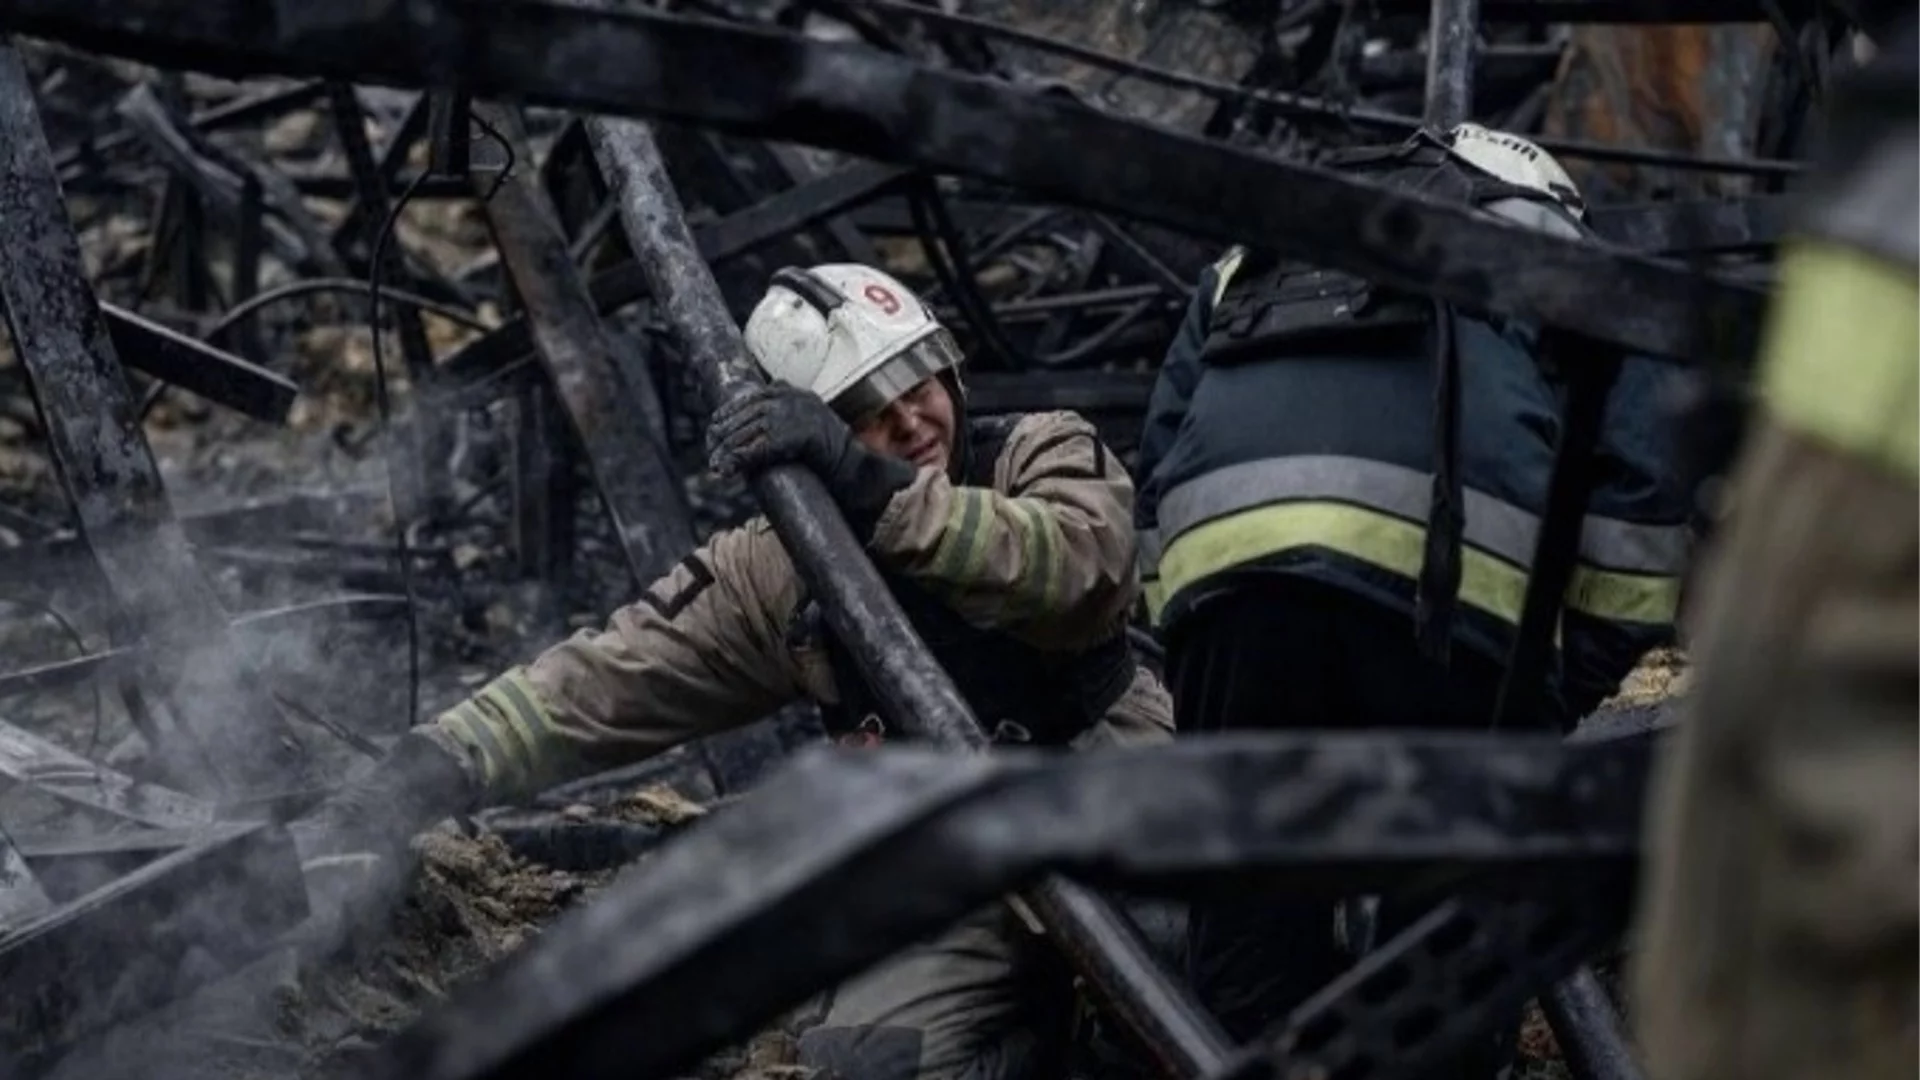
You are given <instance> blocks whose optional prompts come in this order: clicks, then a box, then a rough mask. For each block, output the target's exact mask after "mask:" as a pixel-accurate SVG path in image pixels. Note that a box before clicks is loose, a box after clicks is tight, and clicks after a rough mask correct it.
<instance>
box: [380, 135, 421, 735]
mask: <svg viewBox="0 0 1920 1080" xmlns="http://www.w3.org/2000/svg"><path fill="white" fill-rule="evenodd" d="M426 179H427V174H426V173H424V172H423V173H421V174H420V175H418V176H416V177H414V178H413V182H412V183H410V184H408V185H407V188H406V190H405V191H402V192H401V193H400V197H399V198H398V199H396V200H394V203H393V208H392V209H390V210H388V211H387V219H386V220H385V221H383V222H381V223H380V231H379V233H378V234H376V235H375V237H374V240H373V253H372V257H371V258H370V259H368V265H367V325H368V326H369V327H370V328H371V329H372V331H373V404H374V410H375V412H376V413H377V414H378V416H379V418H380V434H381V435H382V436H383V437H385V438H386V439H387V440H388V443H387V446H388V454H389V457H388V464H387V502H388V504H389V505H390V506H392V507H393V547H394V554H395V556H396V557H397V558H398V559H399V560H400V586H401V589H402V591H404V592H405V593H406V596H407V725H406V726H407V727H409V728H411V727H413V725H414V724H415V723H417V722H418V720H419V716H420V602H419V597H418V595H417V594H416V593H415V591H414V584H413V554H412V552H411V551H409V550H408V541H409V537H408V536H407V531H408V524H409V523H408V521H407V520H406V517H405V515H404V514H402V513H401V509H400V499H399V496H398V495H396V494H395V492H394V469H393V463H392V453H393V442H392V440H393V410H392V405H391V403H390V402H389V401H388V399H387V358H386V349H385V347H384V346H383V344H382V342H381V338H382V337H383V335H382V333H381V328H380V298H381V292H382V290H381V288H380V277H381V271H382V269H383V266H384V264H385V261H386V253H387V244H388V243H389V242H390V241H391V240H392V239H393V234H394V231H395V230H396V229H397V228H398V227H399V224H400V213H401V211H403V210H405V209H406V208H407V204H408V203H410V202H412V201H413V197H414V196H415V195H416V194H418V193H419V191H420V185H421V184H423V183H425V182H426Z"/></svg>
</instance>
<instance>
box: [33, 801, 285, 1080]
mask: <svg viewBox="0 0 1920 1080" xmlns="http://www.w3.org/2000/svg"><path fill="white" fill-rule="evenodd" d="M306 916H307V889H306V882H305V880H304V879H303V878H302V877H301V874H300V863H299V859H298V857H297V856H296V855H295V853H294V848H293V842H292V840H291V839H289V838H288V836H287V833H286V832H285V831H284V830H283V829H281V828H279V827H278V826H271V825H264V824H244V825H214V826H209V827H208V828H207V829H206V830H205V831H204V832H203V834H202V836H201V838H200V839H199V840H198V841H197V842H195V843H193V844H191V845H190V846H187V847H184V848H181V849H180V850H178V851H176V852H173V853H172V854H168V855H164V856H162V857H160V858H158V859H156V860H154V861H153V862H152V863H150V864H148V865H147V866H144V867H142V868H141V869H139V870H137V871H135V872H133V873H131V874H128V875H126V876H125V877H123V878H120V879H118V880H117V881H115V882H113V883H112V884H110V885H107V886H105V887H103V888H101V889H98V890H96V891H94V892H92V893H89V894H88V895H86V896H84V897H81V898H80V899H78V900H75V901H73V902H71V903H68V904H62V905H60V906H58V907H56V908H53V909H52V910H50V911H48V912H47V913H45V914H43V915H42V916H41V917H40V918H38V919H34V920H32V921H30V922H28V923H26V924H24V925H21V926H18V927H15V928H13V929H12V930H10V931H8V932H7V933H5V934H0V1067H4V1071H5V1074H6V1075H7V1076H12V1077H21V1078H23V1080H24V1078H26V1077H30V1076H32V1075H35V1074H36V1073H38V1072H40V1071H42V1070H43V1069H45V1068H46V1067H47V1066H49V1065H51V1064H52V1063H54V1062H55V1061H56V1060H57V1059H58V1057H59V1056H60V1055H61V1054H62V1053H63V1052H65V1051H67V1050H69V1049H71V1048H73V1046H74V1045H75V1044H76V1043H78V1042H79V1041H80V1040H82V1039H84V1038H86V1037H88V1036H89V1035H92V1034H96V1033H98V1032H100V1031H103V1030H105V1029H106V1028H108V1027H111V1026H112V1025H114V1024H117V1023H121V1022H124V1021H126V1020H129V1019H132V1018H133V1017H135V1016H138V1015H140V1014H141V1013H144V1012H147V1011H149V1010H152V1009H155V1008H158V1007H159V1006H161V1005H164V1004H166V1003H167V1002H169V1001H173V1000H175V999H177V998H179V997H181V996H183V995H185V994H187V993H188V992H190V991H192V990H194V989H197V988H198V987H200V986H203V985H206V984H207V983H208V982H210V981H212V980H214V979H216V978H218V977H220V976H222V975H224V974H226V973H228V972H231V971H233V970H235V969H236V968H238V967H240V966H241V965H243V964H246V963H248V962H250V961H252V960H255V959H257V958H258V957H260V956H262V955H263V954H264V953H265V952H266V951H267V950H268V949H269V948H271V947H272V946H273V945H274V944H275V943H276V941H277V940H278V939H279V938H280V937H281V935H283V934H285V933H286V932H287V931H289V930H291V929H292V928H293V927H294V926H296V925H297V924H298V923H299V922H300V921H301V920H302V919H304V918H306Z"/></svg>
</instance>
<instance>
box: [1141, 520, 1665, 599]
mask: <svg viewBox="0 0 1920 1080" xmlns="http://www.w3.org/2000/svg"><path fill="white" fill-rule="evenodd" d="M1425 537H1426V530H1425V529H1424V528H1423V527H1422V526H1420V525H1418V524H1415V523H1413V522H1410V521H1406V520H1404V519H1402V518H1398V517H1395V516H1393V515H1391V514H1385V513H1381V512H1379V511H1376V510H1370V509H1367V508H1366V507H1361V506H1354V505H1352V504H1351V503H1344V502H1334V501H1296V502H1286V503H1273V504H1269V505H1266V506H1259V507H1255V508H1253V509H1251V510H1243V511H1240V512H1238V513H1234V514H1228V515H1226V516H1223V517H1218V518H1214V519H1213V520H1211V521H1208V522H1206V523H1204V524H1201V525H1198V526H1196V527H1194V528H1192V529H1189V530H1187V531H1186V532H1183V533H1181V534H1180V535H1179V536H1177V537H1175V538H1174V539H1173V541H1172V542H1170V543H1168V544H1167V545H1166V548H1165V550H1164V551H1163V553H1162V554H1161V556H1160V563H1159V577H1158V579H1157V580H1154V581H1152V582H1150V583H1146V584H1144V585H1143V592H1144V593H1145V595H1146V600H1147V612H1148V615H1149V616H1150V617H1151V618H1152V619H1153V621H1154V622H1156V623H1158V622H1159V621H1160V617H1161V613H1162V612H1164V611H1165V610H1166V605H1167V602H1168V601H1169V600H1170V599H1172V597H1173V596H1174V595H1175V594H1176V593H1178V592H1179V591H1180V590H1181V589H1184V588H1186V587H1187V586H1188V585H1191V584H1193V583H1195V582H1198V581H1201V580H1203V579H1205V578H1207V577H1210V576H1212V575H1214V574H1218V573H1220V572H1222V571H1225V570H1229V569H1232V568H1233V567H1235V566H1240V565H1243V564H1246V563H1250V562H1254V561H1256V560H1259V559H1263V558H1267V557H1269V556H1274V555H1279V554H1281V553H1283V552H1287V551H1291V550H1296V549H1299V548H1305V547H1320V548H1326V549H1329V550H1332V551H1336V552H1339V553H1340V554H1343V555H1346V556H1349V557H1351V558H1355V559H1359V560H1361V561H1363V562H1367V563H1371V564H1373V565H1375V566H1378V567H1380V568H1382V569H1384V570H1389V571H1392V572H1393V573H1396V574H1399V575H1401V576H1403V577H1408V578H1417V577H1418V576H1419V574H1420V568H1421V565H1422V563H1423V562H1424V560H1425V558H1426V554H1425V552H1426V548H1425ZM1526 589H1527V574H1526V571H1525V570H1523V569H1521V568H1520V567H1518V566H1515V565H1513V564H1512V563H1510V562H1508V561H1506V560H1503V559H1499V558H1496V557H1494V556H1492V555H1489V554H1487V553H1486V552H1484V551H1481V550H1479V549H1477V548H1473V547H1470V546H1465V545H1463V546H1462V547H1461V549H1460V592H1459V597H1460V601H1461V602H1462V603H1464V604H1467V605H1469V606H1472V607H1475V608H1478V609H1479V610H1481V611H1484V612H1486V613H1488V614H1490V615H1493V616H1495V617H1497V618H1500V619H1503V620H1505V621H1507V622H1510V623H1518V622H1519V621H1520V610H1521V606H1522V605H1523V603H1524V602H1525V598H1526ZM1679 592H1680V581H1679V578H1678V577H1676V576H1673V575H1664V574H1629V573H1620V572H1617V571H1609V570H1601V569H1598V568H1595V567H1592V566H1588V565H1582V566H1580V567H1578V568H1577V569H1576V570H1575V571H1574V575H1573V578H1572V580H1571V581H1570V582H1569V585H1568V589H1567V594H1566V596H1565V598H1564V602H1565V603H1566V605H1567V606H1568V607H1570V608H1573V609H1575V610H1578V611H1581V612H1583V613H1585V614H1588V615H1592V616H1594V617H1595V618H1600V619H1609V620H1618V621H1626V622H1641V623H1669V622H1671V621H1672V620H1673V618H1674V615H1675V613H1676V612H1677V610H1678V606H1679Z"/></svg>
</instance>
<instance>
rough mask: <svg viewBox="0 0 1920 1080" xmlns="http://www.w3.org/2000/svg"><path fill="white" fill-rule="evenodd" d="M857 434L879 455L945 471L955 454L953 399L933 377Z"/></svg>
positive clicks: (856, 428) (863, 424)
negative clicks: (951, 456)
mask: <svg viewBox="0 0 1920 1080" xmlns="http://www.w3.org/2000/svg"><path fill="white" fill-rule="evenodd" d="M853 433H854V435H855V436H856V437H858V438H859V440H860V445H862V446H864V447H866V448H867V449H869V450H872V451H874V452H875V453H880V454H891V455H892V456H894V457H897V458H905V459H906V460H908V461H910V462H912V463H913V464H914V467H915V468H920V469H945V468H946V467H947V458H948V456H949V455H951V454H952V453H953V397H952V395H950V394H948V393H947V387H946V384H945V383H943V382H941V381H940V377H939V376H937V375H935V376H929V377H928V378H926V379H923V380H921V381H920V385H918V386H916V387H914V388H913V389H911V390H909V391H907V392H906V393H904V394H901V395H900V396H899V397H897V398H894V399H893V402H892V403H891V404H889V405H888V406H887V407H886V408H884V409H881V410H880V411H879V412H877V413H874V414H873V415H872V416H869V417H867V418H866V419H865V420H862V421H860V423H858V424H856V425H854V429H853Z"/></svg>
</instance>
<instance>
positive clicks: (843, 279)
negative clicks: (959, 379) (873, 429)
mask: <svg viewBox="0 0 1920 1080" xmlns="http://www.w3.org/2000/svg"><path fill="white" fill-rule="evenodd" d="M744 336H745V338H746V342H747V349H748V351H749V352H751V353H752V354H753V357H754V359H755V360H756V361H757V362H758V363H759V365H760V369H761V370H762V371H763V372H765V373H766V375H767V377H768V378H769V379H772V380H774V381H776V382H783V383H786V384H788V385H789V386H797V387H800V388H801V389H803V390H811V391H812V392H813V393H815V394H818V395H819V396H820V397H821V398H823V399H824V400H825V401H826V402H827V403H828V404H829V405H831V406H832V407H833V408H834V410H835V411H836V412H838V413H839V414H840V415H841V416H842V417H845V418H846V419H847V421H848V422H849V423H857V422H858V421H859V420H861V419H862V418H864V417H866V416H870V415H872V414H874V413H876V412H879V411H880V410H882V409H884V408H886V407H887V405H888V404H889V403H891V402H892V401H893V400H894V399H895V398H898V397H899V396H900V395H902V394H904V393H906V392H907V391H909V390H911V389H913V388H914V387H916V386H918V385H920V383H921V382H923V381H925V380H926V379H927V378H928V377H930V376H933V375H937V374H940V373H941V372H944V371H948V370H951V369H954V368H958V367H959V366H960V364H961V361H962V359H963V358H962V356H961V354H960V348H959V346H958V345H957V344H956V343H955V342H954V340H953V335H952V334H950V333H948V332H947V330H946V328H945V327H943V326H941V325H940V323H939V320H937V319H935V318H934V317H933V314H932V313H931V312H929V311H928V310H927V308H926V305H925V304H923V303H921V301H920V298H919V297H918V296H915V295H914V294H913V291H912V290H911V289H908V288H907V287H906V286H905V285H902V284H901V283H900V282H899V281H898V280H896V279H895V278H893V277H892V276H891V275H889V274H885V273H882V272H881V271H878V270H875V269H873V268H872V267H869V266H862V265H860V264H858V263H825V264H822V265H819V266H814V267H810V268H808V269H804V270H802V269H798V268H796V267H786V268H783V269H781V270H777V271H775V272H774V274H773V279H772V281H771V283H770V284H769V285H768V287H767V294H766V295H765V296H764V297H762V298H761V299H760V302H759V303H758V304H757V305H755V306H754V309H753V313H752V314H751V315H749V316H748V317H747V324H746V328H745V331H744Z"/></svg>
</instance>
